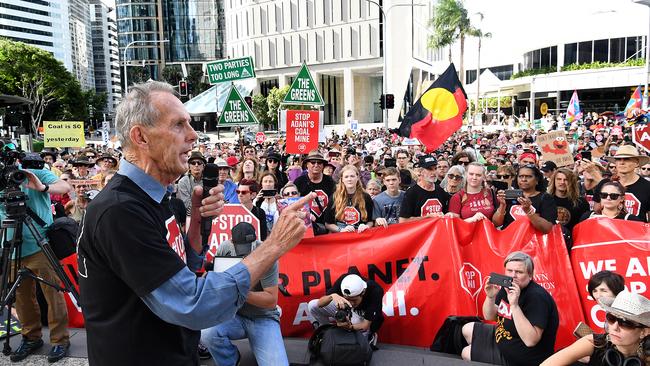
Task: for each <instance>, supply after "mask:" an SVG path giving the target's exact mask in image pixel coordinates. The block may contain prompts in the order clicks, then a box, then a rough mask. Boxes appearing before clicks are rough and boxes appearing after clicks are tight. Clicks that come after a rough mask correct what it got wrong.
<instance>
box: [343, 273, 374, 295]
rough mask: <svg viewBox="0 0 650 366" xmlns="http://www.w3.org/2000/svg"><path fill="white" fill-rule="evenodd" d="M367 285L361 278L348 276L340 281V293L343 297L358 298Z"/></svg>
mask: <svg viewBox="0 0 650 366" xmlns="http://www.w3.org/2000/svg"><path fill="white" fill-rule="evenodd" d="M367 286H368V285H367V284H366V281H364V280H363V279H362V278H361V277H359V276H358V275H355V274H349V275H347V276H345V278H343V281H341V292H342V293H343V296H348V297H353V296H359V295H361V293H362V292H363V290H365V289H366V287H367Z"/></svg>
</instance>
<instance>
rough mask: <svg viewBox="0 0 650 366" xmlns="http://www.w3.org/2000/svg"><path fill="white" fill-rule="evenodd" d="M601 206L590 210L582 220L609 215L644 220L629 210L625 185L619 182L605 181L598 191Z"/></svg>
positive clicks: (615, 217)
mask: <svg viewBox="0 0 650 366" xmlns="http://www.w3.org/2000/svg"><path fill="white" fill-rule="evenodd" d="M598 198H599V200H600V206H599V210H598V211H590V212H587V213H585V214H583V215H582V217H580V221H584V220H587V219H590V218H592V217H609V218H610V219H618V220H629V221H643V219H641V218H640V217H638V216H636V215H632V214H631V213H629V212H627V209H626V207H625V187H623V185H621V183H619V182H615V181H608V182H605V183H604V184H603V185H602V186H601V187H600V191H599V193H598Z"/></svg>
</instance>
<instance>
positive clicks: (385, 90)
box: [365, 0, 650, 129]
mask: <svg viewBox="0 0 650 366" xmlns="http://www.w3.org/2000/svg"><path fill="white" fill-rule="evenodd" d="M365 1H366V2H368V3H371V4H375V5H377V7H378V8H379V11H380V12H381V15H382V16H383V17H384V22H383V23H382V28H383V30H382V33H383V34H384V55H383V58H384V76H383V78H382V79H383V80H382V90H383V91H382V95H384V96H385V95H386V94H388V57H387V54H388V33H387V32H386V29H387V28H388V16H386V14H387V13H388V12H390V9H392V8H394V7H397V6H410V7H413V6H426V4H413V3H411V4H395V5H391V6H390V7H388V9H387V10H386V11H385V12H384V7H383V5H381V4H379V3H378V2H377V1H374V0H365ZM648 1H650V0H648ZM382 116H383V117H384V127H385V128H386V129H388V109H387V108H384V113H383V114H382Z"/></svg>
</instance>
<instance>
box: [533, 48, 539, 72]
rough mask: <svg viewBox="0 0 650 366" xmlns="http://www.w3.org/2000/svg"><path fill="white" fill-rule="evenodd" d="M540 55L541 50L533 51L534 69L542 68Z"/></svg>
mask: <svg viewBox="0 0 650 366" xmlns="http://www.w3.org/2000/svg"><path fill="white" fill-rule="evenodd" d="M540 54H541V51H540V50H535V51H533V69H539V68H540V67H541V64H540Z"/></svg>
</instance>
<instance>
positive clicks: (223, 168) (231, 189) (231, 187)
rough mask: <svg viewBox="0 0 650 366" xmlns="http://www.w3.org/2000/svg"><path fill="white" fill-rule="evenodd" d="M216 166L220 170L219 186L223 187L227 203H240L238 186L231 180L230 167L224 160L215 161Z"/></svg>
mask: <svg viewBox="0 0 650 366" xmlns="http://www.w3.org/2000/svg"><path fill="white" fill-rule="evenodd" d="M214 164H215V165H216V166H217V168H218V169H219V178H218V179H219V184H220V185H222V186H223V196H224V199H225V200H226V203H239V198H237V192H236V191H237V184H235V183H233V181H232V180H230V166H229V165H228V163H227V162H226V161H225V160H223V159H220V158H219V159H215V160H214Z"/></svg>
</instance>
